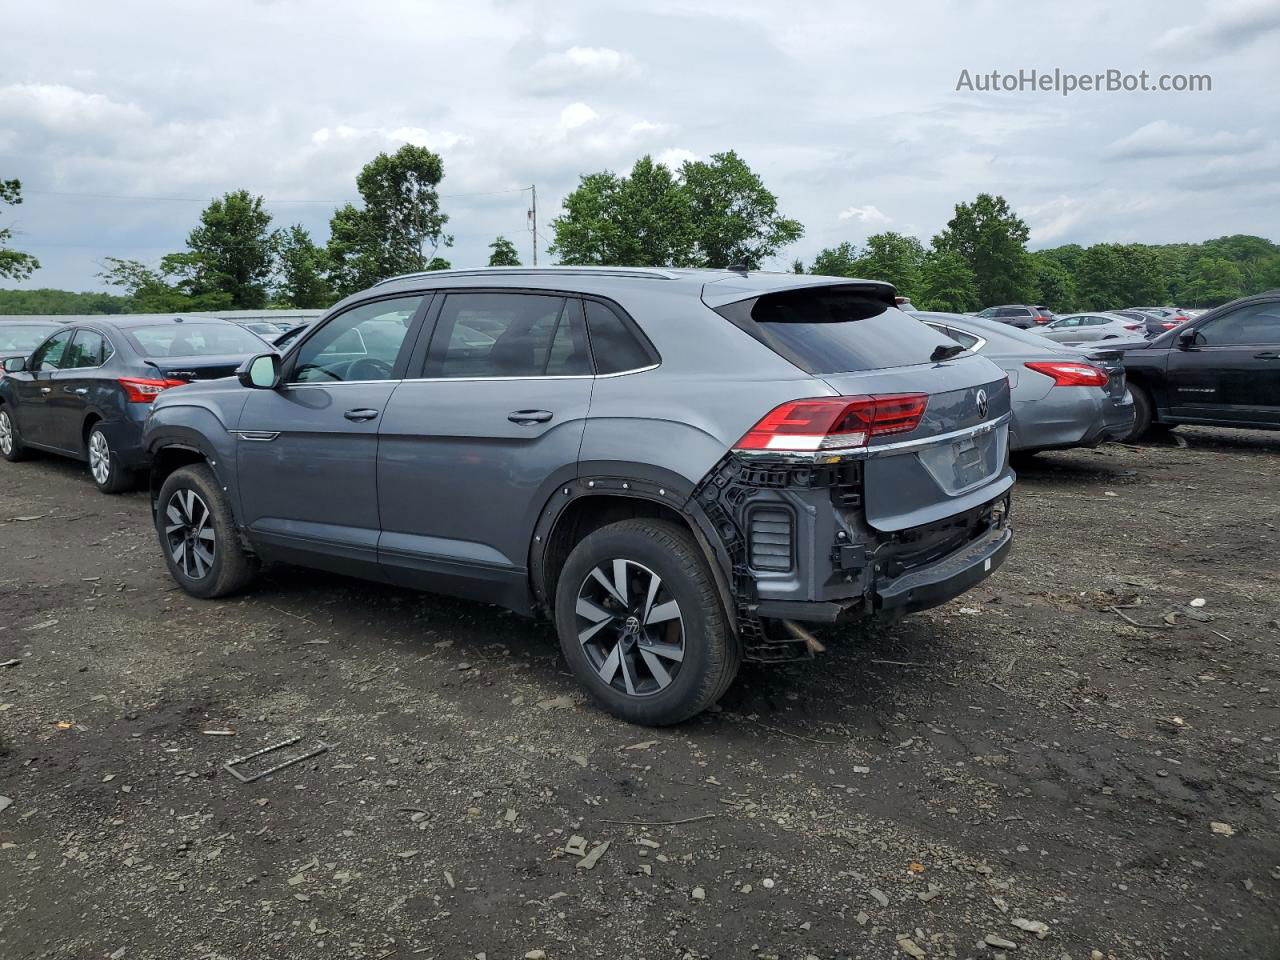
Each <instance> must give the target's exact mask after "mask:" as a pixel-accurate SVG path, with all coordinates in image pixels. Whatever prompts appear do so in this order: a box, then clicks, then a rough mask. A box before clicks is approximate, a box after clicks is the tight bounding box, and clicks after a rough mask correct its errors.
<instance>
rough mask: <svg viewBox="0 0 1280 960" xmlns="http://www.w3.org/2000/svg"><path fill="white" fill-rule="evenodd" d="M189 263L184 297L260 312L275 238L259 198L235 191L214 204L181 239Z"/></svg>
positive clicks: (272, 265)
mask: <svg viewBox="0 0 1280 960" xmlns="http://www.w3.org/2000/svg"><path fill="white" fill-rule="evenodd" d="M187 250H188V252H189V254H190V260H189V261H186V262H179V261H175V263H180V265H181V266H182V267H183V268H184V270H186V276H185V277H184V280H185V284H186V288H187V291H186V292H187V293H188V294H189V295H190V296H191V297H193V298H195V299H202V298H205V299H213V300H218V301H225V303H226V306H227V307H230V308H234V309H238V310H260V309H261V308H262V307H264V306H266V304H267V288H268V286H269V284H270V282H271V273H272V269H273V267H274V266H275V253H276V235H275V234H274V233H273V232H272V230H271V214H270V213H268V212H267V211H266V210H264V209H263V200H262V197H255V196H251V195H250V193H249V191H248V190H236V191H235V192H233V193H228V194H226V195H224V196H223V197H222V198H220V199H217V200H214V201H213V202H212V203H210V204H209V206H207V207H205V209H204V211H203V212H202V213H201V214H200V225H199V226H197V227H196V228H195V229H194V230H192V231H191V233H190V234H188V236H187Z"/></svg>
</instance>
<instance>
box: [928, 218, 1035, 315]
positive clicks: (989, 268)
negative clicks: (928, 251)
mask: <svg viewBox="0 0 1280 960" xmlns="http://www.w3.org/2000/svg"><path fill="white" fill-rule="evenodd" d="M1029 235H1030V231H1029V230H1028V229H1027V225H1026V223H1024V222H1023V220H1022V218H1021V217H1019V216H1018V215H1017V214H1016V213H1014V212H1013V211H1012V210H1011V209H1010V207H1009V204H1008V202H1007V201H1006V200H1005V199H1004V197H993V196H992V195H991V194H989V193H980V194H978V196H977V199H975V200H974V201H973V203H958V204H956V210H955V216H953V217H952V218H951V219H950V220H949V221H948V222H947V225H946V227H945V228H944V229H943V230H942V232H941V233H939V234H938V235H937V236H936V237H934V238H933V246H934V248H935V249H937V250H939V251H942V252H945V253H954V254H956V255H957V256H959V257H961V258H962V259H963V260H964V261H965V263H967V264H968V265H969V269H970V270H972V271H973V274H974V276H975V277H976V278H977V279H976V282H977V284H978V296H979V299H980V300H981V301H982V303H984V304H987V305H992V304H999V303H1020V302H1026V301H1027V300H1031V299H1033V298H1034V295H1035V278H1034V277H1033V275H1032V272H1031V262H1030V260H1029V259H1028V257H1027V249H1026V248H1027V238H1028V236H1029Z"/></svg>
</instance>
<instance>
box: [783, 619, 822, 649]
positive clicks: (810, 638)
mask: <svg viewBox="0 0 1280 960" xmlns="http://www.w3.org/2000/svg"><path fill="white" fill-rule="evenodd" d="M782 625H783V626H784V627H786V629H787V632H788V633H789V634H791V636H793V637H795V638H796V639H797V640H801V641H803V642H804V645H805V646H806V647H808V648H809V652H810V653H826V652H827V648H826V647H825V646H823V645H822V643H821V641H819V640H818V638H817V637H815V636H814V635H813V634H812V633H810V632H809V631H808V630H806V629H805V628H804V627H802V626H800V624H798V623H796V622H795V621H794V620H783V621H782Z"/></svg>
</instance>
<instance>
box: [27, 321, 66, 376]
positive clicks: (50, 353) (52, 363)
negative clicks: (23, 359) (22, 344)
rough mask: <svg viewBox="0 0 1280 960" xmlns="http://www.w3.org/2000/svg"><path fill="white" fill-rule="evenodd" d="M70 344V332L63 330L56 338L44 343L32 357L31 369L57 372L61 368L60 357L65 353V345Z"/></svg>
mask: <svg viewBox="0 0 1280 960" xmlns="http://www.w3.org/2000/svg"><path fill="white" fill-rule="evenodd" d="M70 342H71V331H70V330H64V331H63V332H62V333H60V334H58V335H57V336H56V337H53V338H51V339H49V340H47V341H45V344H44V346H42V347H41V348H40V349H39V350H37V351H36V352H35V354H34V355H33V356H32V358H31V360H32V363H31V369H32V370H57V369H58V368H59V367H61V366H62V355H63V354H64V353H66V352H67V344H68V343H70Z"/></svg>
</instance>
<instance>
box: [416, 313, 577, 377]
mask: <svg viewBox="0 0 1280 960" xmlns="http://www.w3.org/2000/svg"><path fill="white" fill-rule="evenodd" d="M589 373H591V354H590V352H589V350H588V347H587V336H586V330H585V328H584V325H583V322H582V312H581V309H580V307H579V304H578V301H576V300H573V301H568V300H566V299H565V298H564V297H548V296H542V295H538V294H520V293H454V294H450V295H449V296H448V297H447V298H446V299H445V302H444V307H443V308H442V309H441V311H440V319H439V320H437V321H436V329H435V332H434V333H433V334H432V336H431V349H430V350H429V351H428V354H427V365H426V370H425V373H424V375H425V376H427V377H450V378H454V377H564V376H579V375H584V374H589Z"/></svg>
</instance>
